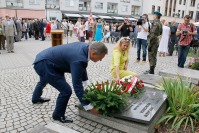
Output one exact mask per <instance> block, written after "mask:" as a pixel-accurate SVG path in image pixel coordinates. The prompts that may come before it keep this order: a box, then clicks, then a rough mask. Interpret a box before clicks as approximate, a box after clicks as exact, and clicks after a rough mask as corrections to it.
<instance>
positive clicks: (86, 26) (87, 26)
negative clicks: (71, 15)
mask: <svg viewBox="0 0 199 133" xmlns="http://www.w3.org/2000/svg"><path fill="white" fill-rule="evenodd" d="M88 29H89V22H88V20H87V21H86V23H85V32H86V40H88V39H89V36H88Z"/></svg>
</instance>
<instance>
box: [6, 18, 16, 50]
mask: <svg viewBox="0 0 199 133" xmlns="http://www.w3.org/2000/svg"><path fill="white" fill-rule="evenodd" d="M3 34H4V36H5V37H6V42H7V51H8V53H14V36H15V35H17V30H16V27H15V23H14V21H13V20H12V19H10V17H9V16H8V15H6V20H5V21H4V22H3Z"/></svg>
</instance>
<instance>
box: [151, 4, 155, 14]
mask: <svg viewBox="0 0 199 133" xmlns="http://www.w3.org/2000/svg"><path fill="white" fill-rule="evenodd" d="M154 12H155V6H154V5H152V13H154Z"/></svg>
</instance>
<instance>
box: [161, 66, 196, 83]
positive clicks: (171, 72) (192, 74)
mask: <svg viewBox="0 0 199 133" xmlns="http://www.w3.org/2000/svg"><path fill="white" fill-rule="evenodd" d="M159 75H161V76H164V77H172V78H174V77H177V76H178V75H180V76H181V77H182V79H183V80H185V79H188V81H189V82H191V83H194V84H196V85H199V71H198V70H192V69H188V68H172V69H171V68H169V69H164V70H161V71H160V72H159Z"/></svg>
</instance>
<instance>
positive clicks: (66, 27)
mask: <svg viewBox="0 0 199 133" xmlns="http://www.w3.org/2000/svg"><path fill="white" fill-rule="evenodd" d="M58 23H59V22H58ZM62 29H63V30H64V36H65V37H66V36H67V34H68V33H67V32H68V23H67V22H66V19H63V22H62Z"/></svg>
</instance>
